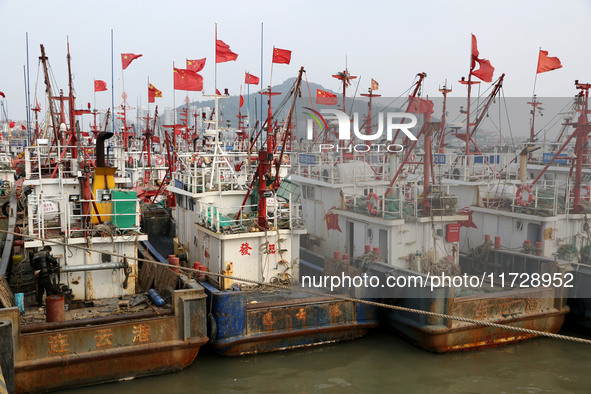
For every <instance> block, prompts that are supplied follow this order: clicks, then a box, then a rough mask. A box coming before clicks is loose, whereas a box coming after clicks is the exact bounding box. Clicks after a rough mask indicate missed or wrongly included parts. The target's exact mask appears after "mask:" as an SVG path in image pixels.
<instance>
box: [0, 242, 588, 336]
mask: <svg viewBox="0 0 591 394" xmlns="http://www.w3.org/2000/svg"><path fill="white" fill-rule="evenodd" d="M0 232H3V233H8V234H10V233H12V234H15V235H19V236H22V237H23V238H32V239H36V240H38V241H42V242H48V243H52V244H55V245H61V246H68V247H74V248H78V249H82V250H85V251H87V252H97V253H105V254H110V255H111V256H115V257H121V258H127V259H130V260H136V261H138V262H139V261H141V262H147V263H152V264H156V265H161V266H165V267H169V268H170V267H171V266H170V265H169V264H165V263H160V262H157V261H154V260H152V259H143V258H140V257H131V256H126V255H122V254H118V253H107V252H105V251H102V250H96V249H93V248H87V247H85V246H80V245H72V244H67V243H65V242H61V241H57V240H53V239H42V238H40V237H36V236H34V235H23V234H20V233H15V232H10V231H7V230H0ZM174 268H176V269H181V270H183V271H188V272H194V273H200V274H206V275H212V276H216V277H219V278H226V279H232V280H235V281H240V282H247V283H253V284H257V285H264V286H266V287H273V288H276V289H281V290H293V288H292V287H291V286H285V285H281V284H274V283H261V282H258V281H255V280H251V279H246V278H240V277H237V276H230V275H223V274H217V273H214V272H208V271H201V270H197V269H194V268H188V267H179V266H175V267H174ZM297 290H298V291H301V292H303V293H307V294H312V295H317V296H322V297H331V298H334V299H338V300H342V301H351V302H356V303H359V304H364V305H369V306H374V307H378V308H385V309H392V310H397V311H401V312H408V313H416V314H419V315H425V316H431V317H437V318H442V319H450V320H455V321H460V322H463V323H470V324H477V325H481V326H485V327H492V328H499V329H502V330H511V331H516V332H520V333H524V334H529V335H532V336H541V337H547V338H554V339H561V340H564V341H570V342H577V343H584V344H587V345H591V340H589V339H584V338H578V337H571V336H568V335H561V334H554V333H550V332H545V331H538V330H531V329H529V328H523V327H516V326H510V325H507V324H500V323H493V322H486V321H481V320H475V319H469V318H466V317H460V316H451V315H446V314H444V313H438V312H430V311H423V310H420V309H412V308H406V307H403V306H398V305H390V304H384V303H381V302H375V301H368V300H360V299H357V298H351V297H347V296H342V295H339V294H330V293H324V292H321V291H316V290H311V289H305V288H298V289H297Z"/></svg>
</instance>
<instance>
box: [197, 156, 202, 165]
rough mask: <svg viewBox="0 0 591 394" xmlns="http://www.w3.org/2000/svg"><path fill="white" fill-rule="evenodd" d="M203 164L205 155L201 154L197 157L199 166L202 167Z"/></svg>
mask: <svg viewBox="0 0 591 394" xmlns="http://www.w3.org/2000/svg"><path fill="white" fill-rule="evenodd" d="M202 165H203V157H201V156H199V157H198V158H197V167H201V166H202Z"/></svg>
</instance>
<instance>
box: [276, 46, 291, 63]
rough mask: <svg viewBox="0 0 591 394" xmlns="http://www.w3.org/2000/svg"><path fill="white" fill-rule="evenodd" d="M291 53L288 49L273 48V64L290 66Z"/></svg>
mask: <svg viewBox="0 0 591 394" xmlns="http://www.w3.org/2000/svg"><path fill="white" fill-rule="evenodd" d="M290 61H291V51H288V50H287V49H279V48H273V63H282V64H289V62H290Z"/></svg>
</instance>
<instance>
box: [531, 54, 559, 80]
mask: <svg viewBox="0 0 591 394" xmlns="http://www.w3.org/2000/svg"><path fill="white" fill-rule="evenodd" d="M561 67H562V64H561V63H560V59H558V58H557V57H549V56H548V51H542V50H541V49H540V56H539V57H538V70H537V71H536V74H539V73H545V72H546V71H552V70H556V69H557V68H561Z"/></svg>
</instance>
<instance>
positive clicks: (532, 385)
mask: <svg viewBox="0 0 591 394" xmlns="http://www.w3.org/2000/svg"><path fill="white" fill-rule="evenodd" d="M566 334H568V335H575V334H576V335H580V334H579V333H572V332H566ZM114 392H117V393H130V394H131V393H133V394H136V393H138V394H139V393H141V394H147V393H163V394H164V393H197V392H199V393H359V392H364V393H383V392H397V393H398V392H400V393H591V345H582V344H577V343H573V342H565V341H558V340H553V339H545V338H538V339H534V340H530V341H527V342H523V343H519V344H515V345H509V346H504V347H500V348H493V349H484V350H478V351H472V352H465V353H451V354H432V353H428V352H425V351H423V350H420V349H418V348H416V347H414V346H412V345H410V344H409V343H407V342H406V341H404V340H403V339H401V338H399V337H397V336H395V335H394V334H391V333H389V332H386V331H380V330H378V331H373V332H371V333H370V334H368V335H367V336H365V337H364V338H362V339H359V340H356V341H352V342H345V343H337V344H330V345H325V346H320V347H316V348H311V349H304V350H296V351H289V352H278V353H271V354H263V355H257V356H246V357H239V358H224V357H221V356H217V355H216V354H214V353H212V352H208V351H204V352H201V353H200V354H199V355H198V356H197V359H196V360H195V362H194V363H193V365H191V366H190V367H189V368H187V369H186V370H183V371H181V372H178V373H174V374H168V375H161V376H155V377H147V378H141V379H136V380H132V381H126V382H119V383H113V384H104V385H99V386H93V387H87V388H82V389H72V390H67V391H63V393H64V394H65V393H68V394H73V393H89V394H90V393H105V394H107V393H108V394H112V393H114Z"/></svg>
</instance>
